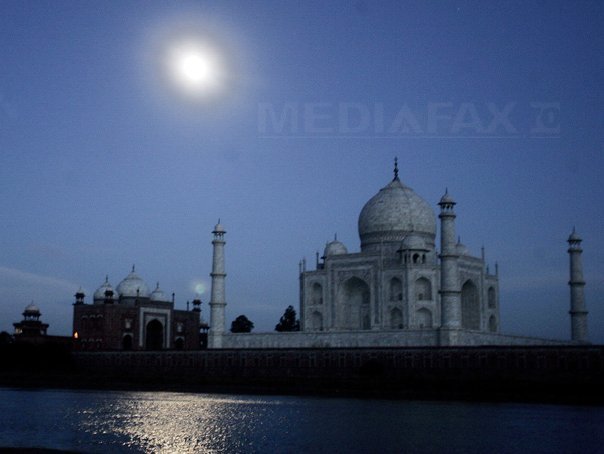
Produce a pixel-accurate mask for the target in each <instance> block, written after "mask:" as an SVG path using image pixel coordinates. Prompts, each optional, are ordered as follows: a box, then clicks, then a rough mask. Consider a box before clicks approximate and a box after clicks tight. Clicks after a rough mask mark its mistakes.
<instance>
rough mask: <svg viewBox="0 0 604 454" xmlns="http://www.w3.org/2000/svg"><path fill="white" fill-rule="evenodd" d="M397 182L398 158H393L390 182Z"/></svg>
mask: <svg viewBox="0 0 604 454" xmlns="http://www.w3.org/2000/svg"><path fill="white" fill-rule="evenodd" d="M396 180H398V158H397V157H395V158H394V178H393V179H392V181H396Z"/></svg>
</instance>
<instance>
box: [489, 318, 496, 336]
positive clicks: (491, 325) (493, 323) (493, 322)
mask: <svg viewBox="0 0 604 454" xmlns="http://www.w3.org/2000/svg"><path fill="white" fill-rule="evenodd" d="M489 331H490V332H492V333H496V332H497V319H496V318H495V316H494V315H491V316H490V317H489Z"/></svg>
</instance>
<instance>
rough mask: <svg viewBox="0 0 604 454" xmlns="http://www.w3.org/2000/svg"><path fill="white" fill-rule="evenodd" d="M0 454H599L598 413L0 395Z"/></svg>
mask: <svg viewBox="0 0 604 454" xmlns="http://www.w3.org/2000/svg"><path fill="white" fill-rule="evenodd" d="M0 447H13V448H26V447H36V448H46V449H55V450H64V451H76V452H86V453H88V452H90V453H106V452H171V453H187V452H201V453H204V452H208V453H218V452H225V453H244V452H245V453H302V452H303V453H321V452H324V453H374V452H375V453H395V452H396V453H398V452H410V453H424V452H446V453H456V452H458V453H494V452H497V453H508V452H509V453H515V452H543V453H573V452H576V453H590V452H594V453H595V452H604V408H603V407H581V406H563V405H536V404H513V403H505V404H499V403H465V402H423V401H388V400H369V399H352V398H316V397H289V396H248V395H227V394H193V393H176V392H148V391H145V392H126V391H80V390H78V391H72V390H29V389H27V390H23V389H9V388H0Z"/></svg>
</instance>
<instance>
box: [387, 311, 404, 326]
mask: <svg viewBox="0 0 604 454" xmlns="http://www.w3.org/2000/svg"><path fill="white" fill-rule="evenodd" d="M402 327H403V313H402V312H401V310H400V309H399V308H398V307H395V308H394V309H392V311H390V328H392V329H401V328H402Z"/></svg>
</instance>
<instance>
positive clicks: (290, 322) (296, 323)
mask: <svg viewBox="0 0 604 454" xmlns="http://www.w3.org/2000/svg"><path fill="white" fill-rule="evenodd" d="M275 331H279V332H286V331H300V320H296V310H295V309H294V307H293V306H287V309H285V312H284V313H283V315H282V316H281V318H280V319H279V323H277V325H276V326H275Z"/></svg>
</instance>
